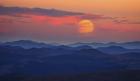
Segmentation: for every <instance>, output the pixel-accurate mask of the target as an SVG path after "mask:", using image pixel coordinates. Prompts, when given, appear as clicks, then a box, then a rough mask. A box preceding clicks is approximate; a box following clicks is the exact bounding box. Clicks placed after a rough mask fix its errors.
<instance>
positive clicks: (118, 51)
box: [97, 46, 140, 54]
mask: <svg viewBox="0 0 140 81" xmlns="http://www.w3.org/2000/svg"><path fill="white" fill-rule="evenodd" d="M97 49H98V50H100V51H102V52H104V53H109V54H121V53H128V52H140V49H127V48H123V47H121V46H109V47H99V48H97Z"/></svg>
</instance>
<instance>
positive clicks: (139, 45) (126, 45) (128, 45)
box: [69, 41, 140, 49]
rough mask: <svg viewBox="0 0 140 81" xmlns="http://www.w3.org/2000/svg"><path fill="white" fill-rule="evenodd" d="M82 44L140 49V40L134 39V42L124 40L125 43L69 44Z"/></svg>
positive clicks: (79, 44) (77, 44) (74, 45)
mask: <svg viewBox="0 0 140 81" xmlns="http://www.w3.org/2000/svg"><path fill="white" fill-rule="evenodd" d="M81 45H89V46H92V47H93V48H98V47H109V46H121V47H123V48H127V49H140V41H134V42H124V43H116V42H109V43H96V42H93V43H80V42H79V43H74V44H70V45H69V46H73V47H76V46H81Z"/></svg>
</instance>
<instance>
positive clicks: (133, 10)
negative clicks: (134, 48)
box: [0, 0, 140, 43]
mask: <svg viewBox="0 0 140 81" xmlns="http://www.w3.org/2000/svg"><path fill="white" fill-rule="evenodd" d="M139 4H140V0H0V5H1V6H0V41H11V40H36V41H43V42H57V43H71V42H129V41H140V15H139V14H140V6H139Z"/></svg>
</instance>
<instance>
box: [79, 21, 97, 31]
mask: <svg viewBox="0 0 140 81" xmlns="http://www.w3.org/2000/svg"><path fill="white" fill-rule="evenodd" d="M94 29H95V26H94V24H93V23H92V21H90V20H81V21H80V22H79V32H80V33H91V32H93V31H94Z"/></svg>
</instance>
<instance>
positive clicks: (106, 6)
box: [0, 0, 140, 18]
mask: <svg viewBox="0 0 140 81" xmlns="http://www.w3.org/2000/svg"><path fill="white" fill-rule="evenodd" d="M0 4H2V5H7V6H24V7H43V8H56V9H64V10H71V11H80V12H86V13H103V14H106V15H116V16H117V15H119V16H120V15H121V16H126V15H129V16H139V14H140V7H139V4H140V0H0ZM139 18H140V17H139Z"/></svg>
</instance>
